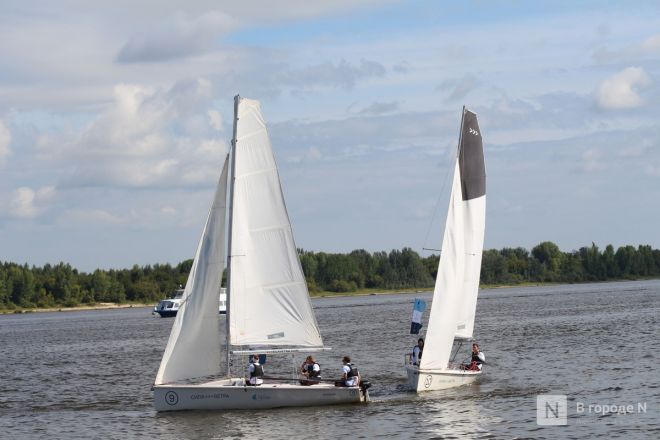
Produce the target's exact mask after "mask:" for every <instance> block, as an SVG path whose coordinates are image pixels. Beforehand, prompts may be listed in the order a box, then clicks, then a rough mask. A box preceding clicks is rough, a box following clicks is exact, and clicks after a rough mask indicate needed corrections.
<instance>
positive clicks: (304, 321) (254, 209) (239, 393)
mask: <svg viewBox="0 0 660 440" xmlns="http://www.w3.org/2000/svg"><path fill="white" fill-rule="evenodd" d="M228 189H229V198H228V200H227V190H228ZM227 202H228V203H227ZM227 218H228V223H226V219H227ZM225 226H227V228H226V229H227V234H225ZM227 251H228V253H226V252H227ZM225 255H227V274H228V276H227V313H226V331H225V335H224V337H225V339H226V340H225V341H224V342H225V343H224V344H223V341H222V339H223V335H221V328H220V317H219V315H218V291H219V289H220V282H221V278H222V271H223V267H224V264H225ZM223 347H224V350H223ZM324 349H326V348H324V346H323V341H322V339H321V334H320V332H319V328H318V324H317V322H316V318H315V316H314V312H313V311H312V306H311V301H310V299H309V292H308V291H307V285H306V282H305V278H304V276H303V272H302V268H301V266H300V260H299V259H298V254H297V250H296V246H295V243H294V240H293V233H292V230H291V223H290V221H289V217H288V213H287V210H286V206H285V204H284V196H283V193H282V188H281V185H280V180H279V174H278V171H277V166H276V163H275V158H274V156H273V151H272V148H271V143H270V138H269V135H268V131H267V129H266V125H265V122H264V119H263V117H262V114H261V108H260V104H259V102H258V101H254V100H249V99H245V98H241V97H240V96H236V97H235V99H234V138H233V140H232V145H231V151H230V154H229V155H228V157H227V158H226V159H225V163H224V166H223V169H222V173H221V176H220V181H219V182H218V185H217V188H216V193H215V197H214V200H213V205H212V207H211V210H210V213H209V215H208V219H207V221H206V225H205V227H204V232H203V233H202V237H201V239H200V242H199V246H198V248H197V253H196V255H195V260H194V262H193V266H192V268H191V271H190V275H189V277H188V282H187V283H186V287H185V289H184V294H183V301H182V304H181V306H180V308H179V311H178V313H177V315H176V320H175V322H174V324H173V327H172V331H171V334H170V338H169V341H168V343H167V347H166V349H165V353H164V354H163V359H162V361H161V364H160V368H159V370H158V374H157V376H156V381H155V384H154V387H153V390H154V406H155V408H156V410H158V411H172V410H189V409H242V408H247V409H257V408H275V407H281V406H309V405H329V404H339V403H351V402H360V401H365V400H366V399H367V398H368V393H367V391H366V390H364V391H363V390H362V389H361V388H359V387H335V386H334V383H323V382H322V383H320V384H318V385H313V386H303V385H300V384H298V383H297V382H294V381H291V382H290V383H286V382H281V381H277V382H273V383H270V382H269V381H268V380H267V379H266V380H264V384H263V385H260V386H247V385H246V380H245V378H244V377H243V375H244V374H245V367H242V368H240V369H239V372H238V373H237V372H234V371H232V355H241V354H243V355H244V354H247V353H259V354H267V353H295V352H305V353H309V352H313V351H320V350H324ZM223 351H225V354H226V369H225V370H226V375H224V377H221V375H222V370H223V368H222V367H221V362H222V360H221V358H222V354H223V353H222V352H223Z"/></svg>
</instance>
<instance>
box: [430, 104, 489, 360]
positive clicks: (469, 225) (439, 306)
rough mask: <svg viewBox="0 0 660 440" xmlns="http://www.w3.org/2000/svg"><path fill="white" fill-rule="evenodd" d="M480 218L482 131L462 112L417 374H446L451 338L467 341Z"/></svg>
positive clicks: (482, 210) (474, 300)
mask: <svg viewBox="0 0 660 440" xmlns="http://www.w3.org/2000/svg"><path fill="white" fill-rule="evenodd" d="M485 218H486V170H485V166H484V156H483V144H482V138H481V131H480V129H479V124H478V122H477V117H476V115H475V114H474V113H472V112H470V111H469V110H467V109H464V110H463V121H462V124H461V137H460V141H459V148H458V155H457V158H456V165H455V169H454V180H453V185H452V192H451V197H450V203H449V210H448V212H447V222H446V225H445V233H444V237H443V242H442V254H441V256H440V264H439V267H438V275H437V278H436V284H435V290H434V292H433V304H432V306H431V314H430V318H429V324H428V330H427V333H426V341H425V349H424V357H423V358H422V361H421V365H420V369H430V370H444V369H446V368H447V364H448V362H449V356H450V353H451V348H452V344H453V340H454V337H460V338H471V337H472V332H473V329H474V315H475V310H476V304H477V294H478V290H479V275H480V270H481V256H482V252H483V242H484V230H485Z"/></svg>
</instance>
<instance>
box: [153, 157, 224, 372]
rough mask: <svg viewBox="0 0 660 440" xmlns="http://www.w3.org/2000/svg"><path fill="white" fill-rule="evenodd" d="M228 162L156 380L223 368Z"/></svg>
mask: <svg viewBox="0 0 660 440" xmlns="http://www.w3.org/2000/svg"><path fill="white" fill-rule="evenodd" d="M228 164H229V161H228V159H225V163H224V166H223V168H222V173H221V175H220V180H219V182H218V185H217V187H216V191H215V196H214V199H213V204H212V206H211V211H210V212H209V215H208V218H207V220H206V225H205V226H204V232H203V233H202V237H201V239H200V241H199V245H198V246H197V252H196V254H195V260H194V262H193V265H192V268H191V269H190V274H189V275H188V281H187V283H186V288H185V290H184V292H183V301H182V304H181V306H180V308H179V311H178V312H177V315H176V319H175V321H174V324H173V326H172V331H171V332H170V339H169V341H168V342H167V347H166V348H165V353H164V354H163V359H162V361H161V363H160V368H159V369H158V375H157V376H156V385H159V384H164V383H171V382H180V381H185V380H189V379H194V378H198V377H203V376H210V375H217V374H219V373H220V371H219V368H220V344H221V341H220V322H219V314H218V306H219V294H220V283H221V281H222V271H223V269H224V266H225V249H226V244H225V226H226V221H225V219H226V216H227V204H226V201H227V175H228Z"/></svg>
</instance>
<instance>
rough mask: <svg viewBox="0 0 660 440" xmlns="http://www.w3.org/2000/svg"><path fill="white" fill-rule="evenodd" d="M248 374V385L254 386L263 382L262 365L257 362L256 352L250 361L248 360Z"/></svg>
mask: <svg viewBox="0 0 660 440" xmlns="http://www.w3.org/2000/svg"><path fill="white" fill-rule="evenodd" d="M248 375H249V376H250V379H249V381H248V385H253V386H256V385H261V384H262V383H264V380H263V377H264V367H263V366H262V365H261V364H260V363H259V355H258V354H255V355H254V356H252V361H251V362H250V366H249V367H248Z"/></svg>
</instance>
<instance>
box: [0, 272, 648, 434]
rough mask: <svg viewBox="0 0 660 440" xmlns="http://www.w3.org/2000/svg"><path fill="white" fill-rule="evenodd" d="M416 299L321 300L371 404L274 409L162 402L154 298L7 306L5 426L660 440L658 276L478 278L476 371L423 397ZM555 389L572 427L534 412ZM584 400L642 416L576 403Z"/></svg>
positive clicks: (327, 361)
mask: <svg viewBox="0 0 660 440" xmlns="http://www.w3.org/2000/svg"><path fill="white" fill-rule="evenodd" d="M415 296H419V297H424V298H426V299H430V294H429V293H422V294H418V295H381V296H367V297H353V298H325V299H318V300H314V307H315V311H316V316H317V319H318V322H319V325H320V326H321V331H322V334H323V336H324V341H325V343H326V345H329V346H331V347H333V348H335V350H334V351H333V352H330V353H324V354H322V355H320V356H318V359H319V361H320V363H321V365H322V366H323V368H324V373H325V374H324V376H325V377H329V376H330V375H331V374H332V373H334V372H335V371H336V372H337V374H339V373H338V372H339V368H340V362H339V358H340V356H342V355H344V354H349V355H350V356H352V358H353V359H354V360H355V361H356V363H357V364H358V367H359V368H360V371H361V373H362V375H363V376H366V377H368V378H369V379H370V380H371V382H372V383H373V384H374V387H373V388H372V390H371V397H372V402H371V403H370V404H368V405H347V406H335V407H315V408H293V409H291V408H289V409H286V408H283V409H276V410H266V411H264V410H261V411H228V412H181V413H164V414H157V413H156V412H155V411H154V410H153V409H152V394H151V391H150V387H151V385H152V383H153V380H154V377H155V375H156V371H157V369H158V365H159V363H160V358H161V356H162V352H163V350H164V348H165V344H166V342H167V338H168V336H169V330H170V327H171V325H172V322H173V320H172V319H162V318H157V317H153V316H152V315H151V310H150V309H145V308H134V309H122V310H108V311H85V312H67V313H35V314H25V315H7V316H0V367H1V368H2V375H1V378H0V438H3V439H5V438H46V437H49V438H121V439H125V438H138V437H139V438H164V439H169V438H171V439H188V438H191V439H196V438H225V437H245V438H302V437H309V436H310V435H311V436H313V437H314V438H338V437H349V436H350V437H351V438H372V437H375V436H378V437H391V438H405V437H411V436H415V437H416V438H433V437H442V438H465V437H474V438H588V437H596V436H603V435H605V436H608V437H610V438H625V439H628V438H659V437H660V416H659V412H658V409H659V408H660V374H658V372H657V361H658V353H659V352H660V343H659V342H658V336H660V335H659V333H658V324H657V317H658V315H659V312H660V281H644V282H622V283H604V284H588V285H572V286H552V287H532V288H511V289H496V290H486V291H482V292H481V293H480V297H479V303H478V308H477V322H476V330H475V337H476V338H477V339H478V340H479V342H480V343H481V346H482V349H483V350H484V353H485V354H486V356H487V365H486V366H485V367H484V371H485V372H484V374H483V376H482V378H481V381H480V383H479V384H477V385H473V386H466V387H461V388H456V389H453V390H448V391H438V392H432V393H426V394H422V395H416V394H415V393H411V392H408V391H407V390H406V386H405V383H406V378H405V371H404V368H403V353H404V352H406V351H409V350H410V349H411V348H412V346H413V345H414V343H415V341H416V336H413V335H409V334H408V331H409V326H410V315H411V311H412V301H413V298H414V297H415ZM426 319H427V316H425V320H426ZM467 352H468V348H467V347H466V348H465V354H466V355H467ZM302 357H303V356H302V355H300V359H296V360H295V361H296V363H298V362H301V361H302ZM287 362H288V360H287ZM267 365H268V364H267ZM271 371H272V367H271ZM546 393H547V394H566V395H568V414H569V419H568V425H567V426H549V427H543V426H539V425H537V423H536V397H537V395H538V394H546ZM578 403H584V404H585V406H586V407H588V405H590V404H592V405H605V404H607V405H613V404H616V405H628V404H633V405H634V406H635V410H637V404H638V403H645V404H646V413H637V412H635V413H633V414H625V415H612V414H609V415H602V414H593V413H592V414H588V413H583V414H578V413H577V412H576V408H577V405H578Z"/></svg>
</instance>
